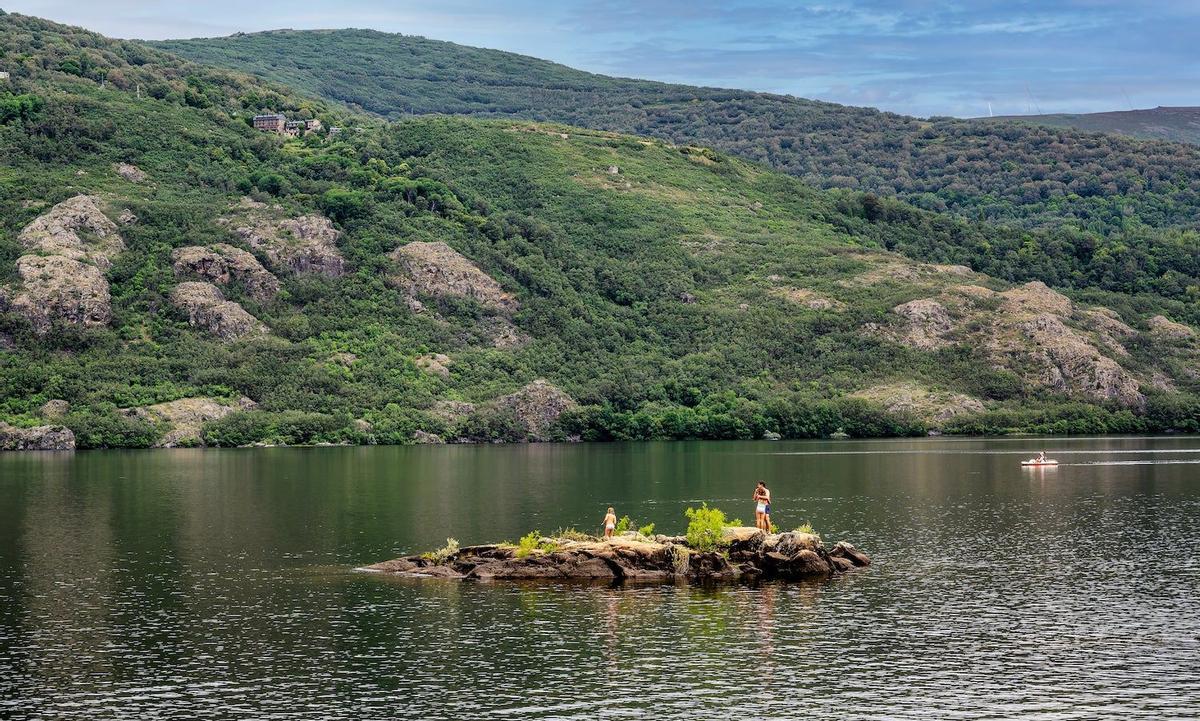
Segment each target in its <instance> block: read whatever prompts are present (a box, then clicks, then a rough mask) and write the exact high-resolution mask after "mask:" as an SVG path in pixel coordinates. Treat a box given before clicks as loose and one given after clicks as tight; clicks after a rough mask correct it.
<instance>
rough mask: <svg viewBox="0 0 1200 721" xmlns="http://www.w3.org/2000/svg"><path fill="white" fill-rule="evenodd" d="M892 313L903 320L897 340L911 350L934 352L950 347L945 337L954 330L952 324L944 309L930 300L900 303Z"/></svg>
mask: <svg viewBox="0 0 1200 721" xmlns="http://www.w3.org/2000/svg"><path fill="white" fill-rule="evenodd" d="M892 313H894V314H896V315H898V316H900V317H901V318H902V319H903V324H902V327H901V329H900V330H899V335H898V338H897V340H899V341H900V342H901V343H903V344H904V345H907V346H909V347H911V348H920V349H922V350H936V349H938V348H944V347H945V346H948V345H950V341H949V340H947V339H946V336H947V335H949V334H950V332H951V331H953V330H954V322H953V321H952V320H951V319H950V314H949V313H948V312H947V311H946V307H945V306H944V305H942V304H941V303H939V302H938V301H936V300H933V299H932V298H922V299H919V300H913V301H909V302H907V303H902V304H900V305H898V306H896V307H895V308H892Z"/></svg>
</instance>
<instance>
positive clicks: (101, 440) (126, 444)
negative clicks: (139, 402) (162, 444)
mask: <svg viewBox="0 0 1200 721" xmlns="http://www.w3.org/2000/svg"><path fill="white" fill-rule="evenodd" d="M63 425H65V426H66V427H67V428H70V429H71V432H73V433H74V434H75V447H76V448H148V447H150V446H152V445H154V444H155V443H156V442H157V441H158V439H159V438H161V437H162V434H163V431H164V428H163V427H162V426H161V425H159V424H154V423H150V422H149V421H146V420H144V419H142V418H141V417H139V416H134V415H125V414H123V413H118V412H117V410H116V407H115V406H112V405H111V404H107V405H104V406H100V407H98V408H85V409H82V410H79V411H76V412H73V413H71V414H70V415H68V416H67V417H66V418H64V419H63Z"/></svg>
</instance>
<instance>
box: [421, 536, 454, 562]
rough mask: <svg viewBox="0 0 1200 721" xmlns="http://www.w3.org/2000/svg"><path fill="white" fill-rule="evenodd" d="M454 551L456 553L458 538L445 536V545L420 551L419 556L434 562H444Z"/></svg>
mask: <svg viewBox="0 0 1200 721" xmlns="http://www.w3.org/2000/svg"><path fill="white" fill-rule="evenodd" d="M456 553H458V539H457V538H447V539H446V545H445V546H442V547H441V548H439V549H438V550H436V551H430V552H429V553H422V554H421V558H424V559H426V560H428V561H433V562H434V563H445V562H446V561H449V560H450V559H451V558H452V557H453V556H454V554H456Z"/></svg>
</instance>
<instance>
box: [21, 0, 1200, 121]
mask: <svg viewBox="0 0 1200 721" xmlns="http://www.w3.org/2000/svg"><path fill="white" fill-rule="evenodd" d="M0 6H2V7H3V8H4V9H5V10H8V11H10V12H21V13H26V14H30V15H38V16H41V17H46V18H50V19H52V20H57V21H60V22H67V23H71V24H74V25H82V26H84V27H87V28H90V29H93V30H97V31H99V32H102V33H104V34H106V35H112V36H116V37H127V38H152V39H161V38H176V37H199V36H212V35H228V34H230V33H233V32H238V31H244V32H252V31H256V30H268V29H273V28H280V27H291V28H336V27H364V28H374V29H377V30H385V31H389V32H402V33H406V34H412V35H424V36H426V37H430V38H437V39H441V40H452V41H454V42H459V43H463V44H467V45H478V46H483V47H490V48H499V49H502V50H511V51H514V52H519V53H524V54H527V55H534V56H537V57H541V58H546V59H549V60H554V61H557V62H560V63H564V64H566V65H570V66H573V67H577V68H581V69H585V70H591V71H594V72H599V73H605V74H611V75H624V76H632V77H644V78H652V79H656V80H666V81H671V82H682V83H689V84H697V85H715V86H722V87H735V88H746V89H751V90H764V91H770V92H779V93H789V94H793V95H799V96H803V97H810V98H818V99H821V100H830V101H833V102H839V103H846V104H850V105H871V106H875V107H880V108H884V109H886V110H893V111H896V112H902V113H909V114H914V115H922V116H927V115H961V116H974V115H987V114H988V112H989V103H990V106H991V109H992V110H993V111H994V112H995V114H997V115H1000V114H1023V113H1029V112H1039V111H1040V112H1089V111H1098V110H1126V109H1129V108H1130V107H1138V108H1141V107H1153V106H1155V105H1200V52H1198V51H1197V45H1200V0H1178V1H1173V0H1159V1H1146V2H1137V1H1134V2H1130V1H1129V0H1120V1H1118V0H1059V1H1057V2H1055V1H1049V0H1048V1H1046V2H1032V1H1025V0H1009V1H1007V2H1003V1H1000V0H973V1H963V2H933V1H931V0H845V1H842V2H838V1H835V0H827V1H825V2H820V1H817V2H799V1H796V2H790V1H787V0H723V1H720V0H641V1H638V0H606V1H601V0H562V1H561V2H532V1H530V0H508V1H507V2H497V1H495V0H491V1H489V0H441V1H440V2H430V1H429V0H424V1H423V2H406V1H403V2H402V1H398V0H396V1H391V2H389V1H387V0H375V1H365V0H340V1H339V0H326V1H325V2H303V1H301V0H256V1H255V2H245V0H241V1H238V2H232V1H230V0H207V1H204V2H190V3H188V2H133V1H129V0H106V1H105V2H95V1H94V0H92V1H88V2H66V1H62V0H57V1H56V0H16V1H14V0H0Z"/></svg>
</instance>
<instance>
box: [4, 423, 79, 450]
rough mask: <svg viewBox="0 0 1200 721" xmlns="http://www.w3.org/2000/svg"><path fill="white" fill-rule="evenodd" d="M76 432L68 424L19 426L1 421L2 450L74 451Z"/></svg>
mask: <svg viewBox="0 0 1200 721" xmlns="http://www.w3.org/2000/svg"><path fill="white" fill-rule="evenodd" d="M73 450H75V434H74V433H72V432H71V429H70V428H67V427H66V426H34V427H33V428H17V427H16V426H10V425H9V424H7V423H4V422H0V451H73Z"/></svg>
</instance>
